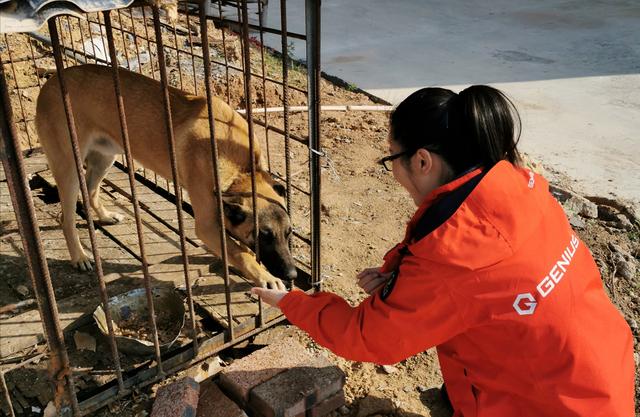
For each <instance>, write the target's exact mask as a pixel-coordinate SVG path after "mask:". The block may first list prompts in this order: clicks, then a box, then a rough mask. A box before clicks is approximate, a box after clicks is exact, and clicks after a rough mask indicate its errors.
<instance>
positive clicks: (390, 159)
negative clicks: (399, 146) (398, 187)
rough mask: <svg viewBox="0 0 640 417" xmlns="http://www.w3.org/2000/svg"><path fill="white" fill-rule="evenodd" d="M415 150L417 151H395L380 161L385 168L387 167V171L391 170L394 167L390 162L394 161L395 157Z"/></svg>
mask: <svg viewBox="0 0 640 417" xmlns="http://www.w3.org/2000/svg"><path fill="white" fill-rule="evenodd" d="M414 152H415V151H404V152H399V153H394V154H393V155H389V156H385V157H384V158H381V159H379V160H378V163H379V164H380V165H382V166H383V167H384V169H386V170H387V171H391V170H392V169H393V165H391V164H390V163H389V162H391V161H393V160H394V159H398V158H400V157H401V156H405V155H409V154H412V153H414Z"/></svg>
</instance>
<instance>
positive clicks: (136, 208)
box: [104, 11, 163, 375]
mask: <svg viewBox="0 0 640 417" xmlns="http://www.w3.org/2000/svg"><path fill="white" fill-rule="evenodd" d="M118 15H120V14H119V13H118ZM104 22H105V25H106V31H107V43H108V44H109V55H110V56H111V68H112V69H113V71H112V73H113V86H114V90H115V96H116V105H117V107H118V116H119V118H120V131H121V134H122V144H123V147H124V154H125V157H126V159H127V168H128V169H127V173H128V174H129V187H130V188H131V202H132V203H133V214H134V218H135V220H136V231H137V232H138V245H139V247H140V260H141V263H142V275H143V277H144V289H145V293H146V295H147V307H148V308H149V323H150V324H151V330H152V333H153V344H154V346H155V354H156V362H157V364H158V374H160V375H162V374H163V370H162V357H161V356H160V342H159V337H158V326H157V323H156V313H155V306H154V303H153V292H152V289H151V277H150V276H149V264H148V263H147V255H146V251H145V247H144V232H143V230H142V220H141V218H140V205H139V204H138V193H137V192H136V180H135V178H134V176H133V173H134V172H135V166H134V162H133V157H132V155H131V142H130V140H129V128H128V126H127V116H126V114H125V109H124V100H123V98H122V87H121V84H120V74H119V71H118V63H117V62H118V60H117V57H116V46H115V42H114V41H113V28H112V26H111V12H110V11H105V12H104ZM120 25H122V19H120Z"/></svg>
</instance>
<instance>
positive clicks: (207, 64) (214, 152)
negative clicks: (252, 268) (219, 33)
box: [200, 0, 234, 340]
mask: <svg viewBox="0 0 640 417" xmlns="http://www.w3.org/2000/svg"><path fill="white" fill-rule="evenodd" d="M205 1H208V0H203V1H202V2H201V3H200V36H201V37H202V55H203V56H204V88H205V91H206V94H207V114H208V116H209V138H210V142H211V164H212V165H211V166H212V167H213V180H214V183H215V193H216V202H217V204H218V222H219V223H220V252H221V253H222V265H223V279H224V292H225V300H226V305H227V306H226V307H227V320H228V321H227V322H228V323H229V338H230V340H233V339H234V334H233V314H232V312H231V289H230V287H229V254H228V253H227V236H226V234H227V231H226V228H225V219H224V210H223V207H224V206H223V202H222V189H221V187H220V168H219V167H218V141H217V140H216V135H215V117H214V115H213V94H212V92H211V81H210V80H211V59H210V58H209V57H210V56H211V55H210V53H209V27H208V22H207V19H206V18H205V17H206V14H205V7H204V3H205Z"/></svg>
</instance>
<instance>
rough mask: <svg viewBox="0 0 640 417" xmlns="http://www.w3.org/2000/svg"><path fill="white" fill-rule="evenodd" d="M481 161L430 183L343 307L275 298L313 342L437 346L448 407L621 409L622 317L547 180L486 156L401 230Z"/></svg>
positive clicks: (385, 356)
mask: <svg viewBox="0 0 640 417" xmlns="http://www.w3.org/2000/svg"><path fill="white" fill-rule="evenodd" d="M478 173H479V170H476V171H474V172H471V173H469V174H466V175H464V176H463V177H461V178H458V179H457V180H454V181H453V182H451V183H449V184H446V185H444V186H442V187H440V188H438V189H437V190H435V191H434V192H433V193H432V194H431V195H430V196H428V197H427V198H426V200H425V202H424V203H423V204H422V205H421V207H420V208H419V209H418V211H417V212H416V214H415V215H414V217H413V219H412V220H411V221H410V222H409V224H408V227H407V237H406V238H405V241H404V242H402V243H400V244H399V245H398V246H396V247H395V248H394V249H392V250H391V251H390V252H389V253H388V254H387V256H385V261H386V262H385V264H384V266H383V269H384V270H386V271H391V270H394V269H396V268H398V267H399V269H398V274H397V276H396V278H395V279H393V280H390V281H388V283H387V285H385V288H383V289H382V290H381V291H378V292H377V293H376V294H374V295H373V296H371V297H369V298H367V299H366V300H364V301H363V302H362V303H361V304H360V305H358V306H357V307H351V306H350V305H349V304H348V303H347V302H346V301H344V300H343V299H342V298H340V297H338V296H337V295H334V294H331V293H326V292H320V293H317V294H313V295H306V294H305V293H303V292H300V291H294V292H291V293H289V294H287V295H286V296H285V297H284V298H283V299H282V300H281V301H280V304H279V306H280V308H281V309H282V311H283V312H284V314H285V315H286V316H287V318H288V319H289V321H290V322H291V323H292V324H294V325H296V326H298V327H300V328H301V329H303V330H305V331H307V332H308V333H309V335H310V336H311V337H312V338H313V339H314V340H316V341H317V342H318V343H319V344H321V345H323V346H325V347H327V348H328V349H330V350H332V351H333V352H335V353H336V354H338V355H340V356H343V357H345V358H347V359H351V360H356V361H369V362H376V363H396V362H398V361H401V360H403V359H406V358H407V357H409V356H411V355H414V354H416V353H419V352H422V351H424V350H426V349H428V348H430V347H433V346H436V347H437V351H438V357H439V360H440V367H441V369H442V375H443V378H444V381H445V384H446V386H447V391H448V394H449V398H450V400H451V403H452V405H453V407H454V410H455V413H454V416H455V417H458V416H464V417H484V416H491V417H507V416H508V417H512V416H519V417H520V416H522V417H527V416H531V417H545V416H548V417H570V416H584V417H587V416H588V417H596V416H603V417H604V416H606V417H632V416H633V415H634V364H633V342H632V335H631V331H630V329H629V327H628V325H627V323H626V322H625V320H624V319H623V318H622V316H621V315H620V313H619V312H618V311H617V310H616V308H615V307H614V306H613V304H612V303H611V302H610V300H609V299H608V297H607V295H606V294H605V292H604V290H603V286H602V281H601V278H600V274H599V272H598V268H597V266H596V264H595V262H594V261H593V258H592V256H591V254H590V252H589V250H588V249H587V247H586V246H585V244H584V243H583V242H582V241H581V240H579V239H578V238H577V236H576V235H575V233H574V232H573V231H572V229H571V227H570V226H569V223H568V222H567V219H566V216H565V214H564V212H563V211H562V208H561V207H560V205H559V204H558V203H557V202H556V201H555V199H554V198H553V196H552V195H551V194H550V193H549V190H548V184H547V182H546V181H545V180H544V179H543V178H542V177H540V176H537V175H534V174H533V173H530V172H529V171H527V170H524V169H520V168H515V167H514V166H513V165H511V164H510V163H508V162H504V161H503V162H500V163H498V164H497V165H496V166H494V167H493V168H492V169H491V170H490V171H489V172H488V173H486V175H485V176H484V177H483V178H482V180H481V181H480V182H479V183H478V184H477V185H476V186H475V188H474V189H473V190H472V191H471V193H470V194H469V195H468V196H467V197H466V198H465V199H464V201H463V202H462V203H461V205H460V206H459V207H458V208H457V210H456V211H455V213H454V214H453V215H451V217H449V218H448V220H446V221H445V222H444V223H442V224H441V225H439V227H437V228H436V229H435V230H433V231H432V232H431V233H429V234H428V235H426V236H425V237H423V238H422V239H419V240H418V241H415V242H414V241H412V240H411V237H410V236H411V234H412V229H413V228H414V227H416V224H417V222H418V221H419V220H420V218H421V217H422V214H423V213H424V212H425V211H426V210H427V209H428V208H429V207H430V206H432V205H434V204H435V203H434V202H436V201H438V200H439V199H441V198H443V197H446V196H447V195H448V194H449V193H451V191H452V190H456V189H457V188H459V187H461V186H462V184H465V183H466V182H467V181H469V180H470V179H471V178H473V177H475V176H476V175H478Z"/></svg>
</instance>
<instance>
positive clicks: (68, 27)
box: [60, 16, 78, 65]
mask: <svg viewBox="0 0 640 417" xmlns="http://www.w3.org/2000/svg"><path fill="white" fill-rule="evenodd" d="M64 18H65V20H66V22H67V32H69V42H70V46H71V48H72V49H75V48H76V46H75V44H74V42H73V32H72V30H71V22H70V21H69V16H64ZM60 26H62V24H60ZM73 59H74V60H75V61H76V65H78V58H76V57H74V58H73Z"/></svg>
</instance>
